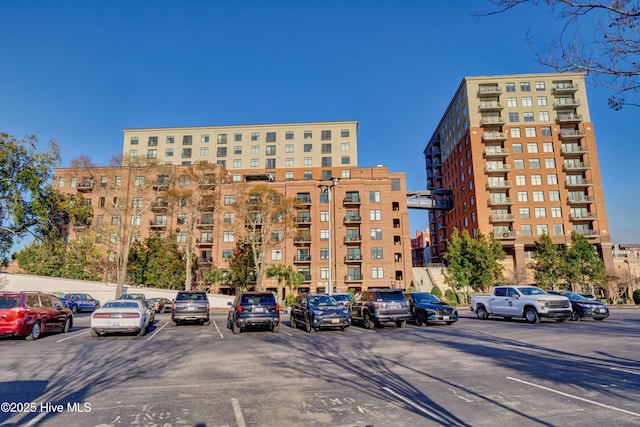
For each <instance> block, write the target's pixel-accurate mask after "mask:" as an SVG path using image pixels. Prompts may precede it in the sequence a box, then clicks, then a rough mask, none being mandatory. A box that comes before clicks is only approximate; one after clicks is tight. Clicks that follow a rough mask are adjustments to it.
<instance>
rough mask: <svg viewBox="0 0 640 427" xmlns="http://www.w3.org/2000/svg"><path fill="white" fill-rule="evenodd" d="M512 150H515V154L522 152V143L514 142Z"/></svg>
mask: <svg viewBox="0 0 640 427" xmlns="http://www.w3.org/2000/svg"><path fill="white" fill-rule="evenodd" d="M511 151H513V153H514V154H520V153H522V144H520V143H519V142H516V143H514V144H512V145H511Z"/></svg>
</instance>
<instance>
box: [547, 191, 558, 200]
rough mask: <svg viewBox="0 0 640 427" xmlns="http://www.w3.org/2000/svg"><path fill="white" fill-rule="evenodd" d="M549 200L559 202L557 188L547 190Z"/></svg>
mask: <svg viewBox="0 0 640 427" xmlns="http://www.w3.org/2000/svg"><path fill="white" fill-rule="evenodd" d="M549 201H551V202H559V201H560V192H559V191H558V190H550V191H549Z"/></svg>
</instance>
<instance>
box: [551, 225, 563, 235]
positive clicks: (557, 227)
mask: <svg viewBox="0 0 640 427" xmlns="http://www.w3.org/2000/svg"><path fill="white" fill-rule="evenodd" d="M553 233H554V234H555V235H556V236H561V235H563V234H564V226H563V225H562V224H553Z"/></svg>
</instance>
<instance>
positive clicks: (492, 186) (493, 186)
mask: <svg viewBox="0 0 640 427" xmlns="http://www.w3.org/2000/svg"><path fill="white" fill-rule="evenodd" d="M511 187H512V185H511V181H498V182H491V181H489V182H487V190H505V189H509V188H511Z"/></svg>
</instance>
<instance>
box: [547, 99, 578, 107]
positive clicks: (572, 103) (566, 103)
mask: <svg viewBox="0 0 640 427" xmlns="http://www.w3.org/2000/svg"><path fill="white" fill-rule="evenodd" d="M579 106H580V101H579V100H577V99H567V98H559V99H556V100H554V101H553V107H554V108H576V107H579Z"/></svg>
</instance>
